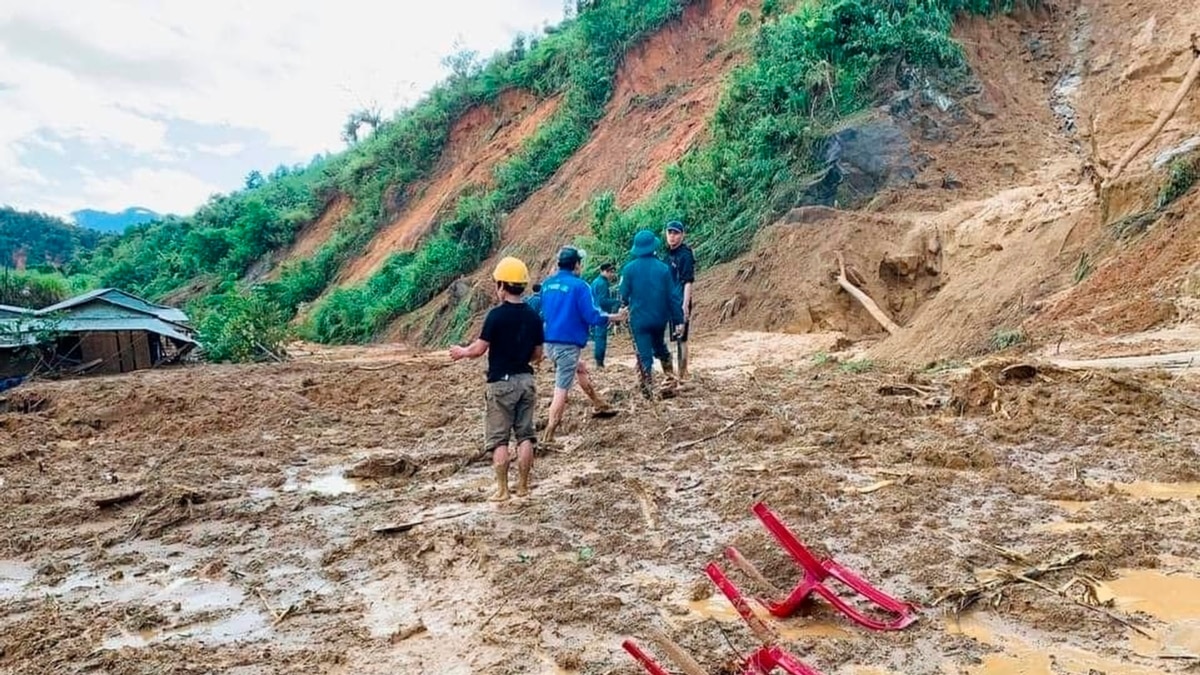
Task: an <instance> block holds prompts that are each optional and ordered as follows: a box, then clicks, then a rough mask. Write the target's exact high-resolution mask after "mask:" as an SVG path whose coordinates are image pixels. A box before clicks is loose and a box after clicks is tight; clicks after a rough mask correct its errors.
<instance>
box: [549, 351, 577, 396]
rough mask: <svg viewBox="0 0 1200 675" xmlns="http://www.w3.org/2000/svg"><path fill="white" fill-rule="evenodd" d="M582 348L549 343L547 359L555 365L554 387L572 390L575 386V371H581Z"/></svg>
mask: <svg viewBox="0 0 1200 675" xmlns="http://www.w3.org/2000/svg"><path fill="white" fill-rule="evenodd" d="M582 349H583V348H582V347H580V346H578V345H568V344H563V343H561V342H547V343H546V345H545V350H546V358H547V359H549V360H550V363H553V364H554V387H555V388H556V389H570V388H571V385H572V384H575V371H576V370H578V369H579V352H580V351H582Z"/></svg>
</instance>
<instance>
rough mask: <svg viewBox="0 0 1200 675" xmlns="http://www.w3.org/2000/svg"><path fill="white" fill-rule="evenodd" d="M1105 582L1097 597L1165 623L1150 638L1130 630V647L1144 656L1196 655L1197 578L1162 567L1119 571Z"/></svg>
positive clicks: (1199, 650)
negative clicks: (1114, 576) (1171, 571)
mask: <svg viewBox="0 0 1200 675" xmlns="http://www.w3.org/2000/svg"><path fill="white" fill-rule="evenodd" d="M1118 575H1119V576H1118V578H1117V579H1115V580H1113V581H1109V582H1105V583H1104V584H1103V585H1102V586H1101V587H1100V588H1099V589H1098V592H1097V595H1098V596H1099V598H1100V600H1102V601H1103V600H1108V599H1112V600H1113V602H1114V604H1115V606H1116V607H1117V608H1118V609H1119V610H1121V611H1123V612H1127V613H1133V612H1142V613H1145V614H1149V615H1150V616H1153V617H1154V618H1156V619H1159V620H1161V621H1164V622H1166V623H1167V625H1166V627H1164V628H1161V629H1159V630H1157V631H1154V637H1146V636H1144V635H1140V634H1138V633H1134V632H1131V633H1130V643H1131V645H1132V646H1133V650H1134V651H1135V652H1137V653H1138V654H1142V655H1145V656H1153V657H1160V656H1168V657H1169V656H1175V657H1180V656H1184V657H1186V656H1193V657H1195V656H1200V578H1198V577H1195V576H1192V575H1190V574H1182V573H1181V574H1170V573H1168V572H1165V571H1162V570H1154V569H1142V570H1120V571H1119V572H1118Z"/></svg>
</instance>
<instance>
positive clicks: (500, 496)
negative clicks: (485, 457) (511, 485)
mask: <svg viewBox="0 0 1200 675" xmlns="http://www.w3.org/2000/svg"><path fill="white" fill-rule="evenodd" d="M492 468H493V469H494V470H495V472H496V494H494V495H492V501H494V502H502V501H506V500H507V499H508V462H505V463H503V464H498V465H494V466H493V467H492Z"/></svg>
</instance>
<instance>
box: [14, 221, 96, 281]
mask: <svg viewBox="0 0 1200 675" xmlns="http://www.w3.org/2000/svg"><path fill="white" fill-rule="evenodd" d="M105 238H106V236H105V235H103V234H101V233H99V232H95V231H92V230H85V229H83V228H80V227H76V226H74V225H72V224H70V223H68V222H66V221H64V220H60V219H58V218H55V217H54V216H48V215H46V214H44V213H34V212H31V211H17V210H16V209H13V208H11V207H7V206H5V207H0V265H3V266H4V267H17V266H18V260H23V261H24V262H23V263H22V264H24V265H25V266H26V267H27V268H28V269H30V270H41V271H50V270H54V269H62V268H64V267H66V268H70V267H73V266H74V265H73V263H75V261H76V260H77V259H78V258H79V257H81V256H83V255H84V254H86V253H87V252H88V251H90V250H92V249H94V248H95V247H96V246H98V245H99V244H100V242H101V241H103V240H104V239H105Z"/></svg>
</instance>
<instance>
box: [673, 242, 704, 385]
mask: <svg viewBox="0 0 1200 675" xmlns="http://www.w3.org/2000/svg"><path fill="white" fill-rule="evenodd" d="M666 230H667V256H666V260H665V262H666V263H667V265H668V266H669V267H670V268H671V279H672V280H673V281H674V282H675V288H676V290H678V291H679V294H680V297H682V298H683V322H682V323H681V324H680V323H675V322H672V323H671V340H672V341H674V342H675V354H676V360H677V361H678V362H679V364H678V365H679V368H678V370H679V379H681V380H682V379H685V378H687V363H688V361H687V358H688V345H687V340H688V326H689V325H690V324H691V320H692V283H693V282H695V281H696V256H695V255H693V254H692V249H691V247H690V246H688V245H687V244H685V243H683V239H684V236H685V235H686V233H687V228H685V227H684V226H683V223H681V222H679V221H678V220H672V221H671V222H669V223H667V227H666Z"/></svg>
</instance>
